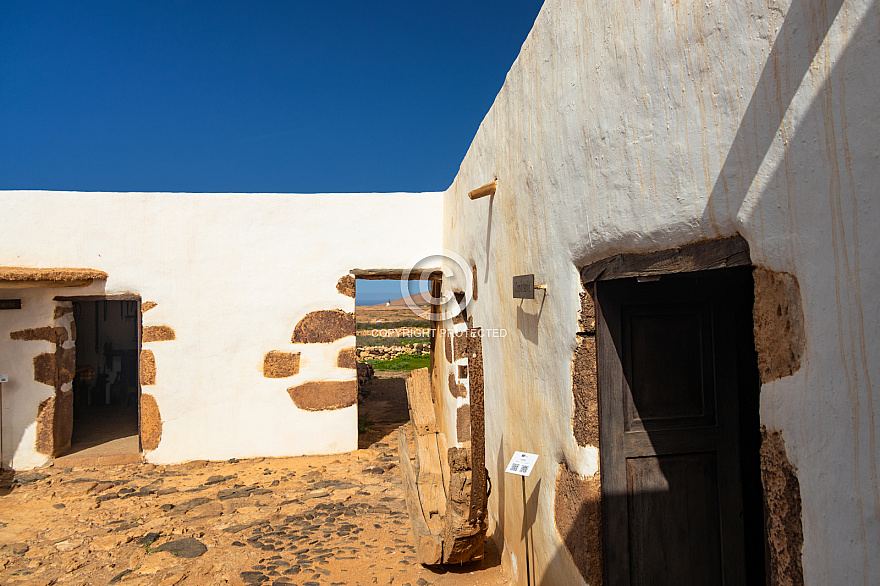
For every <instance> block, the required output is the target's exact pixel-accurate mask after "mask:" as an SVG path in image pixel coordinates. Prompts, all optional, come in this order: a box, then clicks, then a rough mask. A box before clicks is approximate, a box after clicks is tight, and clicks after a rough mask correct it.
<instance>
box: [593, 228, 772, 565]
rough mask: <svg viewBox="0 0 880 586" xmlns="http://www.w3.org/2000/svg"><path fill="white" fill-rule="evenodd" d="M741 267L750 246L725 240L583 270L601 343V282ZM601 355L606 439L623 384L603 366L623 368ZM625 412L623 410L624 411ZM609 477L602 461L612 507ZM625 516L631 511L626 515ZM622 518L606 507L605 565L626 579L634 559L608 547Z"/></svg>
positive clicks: (604, 332) (604, 347) (617, 448)
mask: <svg viewBox="0 0 880 586" xmlns="http://www.w3.org/2000/svg"><path fill="white" fill-rule="evenodd" d="M739 266H752V262H751V257H750V252H749V245H748V242H746V240H745V239H744V238H742V237H741V236H739V235H736V236H733V237H730V238H719V239H714V240H708V241H702V242H697V243H692V244H688V245H685V246H682V247H678V248H673V249H668V250H663V251H659V252H650V253H629V254H619V255H615V256H612V257H608V258H605V259H602V260H599V261H597V262H594V263H591V264H589V265H586V266H584V267H582V268H581V270H580V277H581V282H582V284H583V286H584V288H585V289H586V290H588V291H592V292H593V301H594V306H595V320H596V321H595V323H596V338H597V341H598V339H599V338H600V337H604V336H610V334H611V332H610V331H609V330H608V322H607V319H606V316H605V315H604V313H603V308H602V304H601V303H600V302H599V294H598V292H597V287H595V284H596V282H597V281H606V280H613V279H622V278H628V277H636V278H638V279H639V280H642V279H644V280H655V279H657V278H659V277H661V276H662V275H671V274H679V273H689V272H698V271H708V270H713V269H721V268H730V267H739ZM596 352H597V356H596V358H597V366H598V371H597V385H598V389H597V396H598V403H599V422H598V425H599V427H600V438H601V437H602V434H601V427H602V425H603V421H604V416H605V412H604V409H607V408H608V405H603V396H607V392H608V391H607V390H605V391H604V392H603V390H604V389H608V388H609V387H610V386H611V385H614V384H615V382H617V383H619V382H620V381H619V380H617V378H614V379H613V380H608V379H607V376H608V374H609V372H608V371H609V369H608V368H604V367H603V365H608V364H610V363H609V362H608V361H609V360H610V361H618V362H619V360H620V359H619V357H618V356H617V353H616V351H614V349H613V345H612V344H598V343H597V344H596ZM614 371H619V372H618V375H620V376H623V371H622V369H614ZM603 373H604V374H605V376H602V375H603ZM612 376H614V375H612ZM620 407H621V408H622V406H620ZM620 415H622V414H620ZM600 442H601V440H600ZM604 450H610V451H611V453H612V454H614V453H615V452H617V454H616V457H617V458H619V457H620V452H621V450H622V443H621V442H615V443H612V445H610V446H601V447H600V452H601V451H604ZM612 473H613V472H612ZM607 474H609V470H608V469H607V468H606V467H605V466H601V459H600V475H601V476H600V478H601V480H600V483H601V494H602V499H603V501H606V502H607V499H608V498H610V497H611V496H612V495H609V494H608V493H607V490H608V486H607V482H606V478H607V477H606V475H607ZM617 480H620V479H617ZM623 482H624V486H625V479H623ZM612 484H613V483H612ZM620 510H621V509H618V511H620ZM623 510H624V511H625V509H623ZM618 516H619V515H615V513H614V512H612V513H611V515H609V514H608V510H607V509H605V507H603V517H604V518H603V525H604V528H603V537H604V550H605V552H604V559H605V565H606V568H607V567H609V566H610V565H612V564H616V565H617V566H618V567H624V568H625V570H626V571H625V574H626V575H629V574H630V572H629V562H630V560H629V556H628V555H626V556H623V555H621V551H620V550H619V548H617V551H615V550H614V549H612V548H610V547H609V546H608V545H609V542H613V541H612V540H613V539H615V538H617V539H619V538H621V537H624V538H625V537H626V533H627V531H626V529H627V526H626V523H627V522H628V519H627V518H626V517H625V518H623V519H619V518H617V517H618ZM621 534H622V535H621ZM766 539H767V535H766V530H765V533H764V540H765V542H766Z"/></svg>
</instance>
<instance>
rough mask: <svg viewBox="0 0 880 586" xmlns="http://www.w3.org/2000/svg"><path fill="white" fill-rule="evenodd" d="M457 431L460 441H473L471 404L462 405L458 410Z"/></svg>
mask: <svg viewBox="0 0 880 586" xmlns="http://www.w3.org/2000/svg"><path fill="white" fill-rule="evenodd" d="M455 431H456V436H457V438H458V441H460V442H469V441H471V406H470V405H462V406H461V407H459V408H458V410H457V411H456V418H455Z"/></svg>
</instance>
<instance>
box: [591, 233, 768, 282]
mask: <svg viewBox="0 0 880 586" xmlns="http://www.w3.org/2000/svg"><path fill="white" fill-rule="evenodd" d="M750 264H752V259H751V257H750V255H749V243H748V242H746V240H745V239H744V238H743V237H742V236H734V237H732V238H718V239H715V240H706V241H703V242H695V243H693V244H687V245H685V246H682V247H680V248H673V249H670V250H663V251H660V252H648V253H640V254H618V255H615V256H612V257H609V258H605V259H602V260H600V261H598V262H594V263H592V264H589V265H587V266H585V267H583V268H582V269H581V281H582V282H583V283H584V285H586V284H587V283H592V282H593V281H607V280H610V279H624V278H626V277H650V276H660V275H668V274H672V273H690V272H694V271H706V270H711V269H723V268H726V267H738V266H747V265H750Z"/></svg>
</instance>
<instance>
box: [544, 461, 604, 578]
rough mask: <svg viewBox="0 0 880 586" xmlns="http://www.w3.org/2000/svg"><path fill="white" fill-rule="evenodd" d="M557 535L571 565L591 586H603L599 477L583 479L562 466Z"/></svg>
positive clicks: (558, 483)
mask: <svg viewBox="0 0 880 586" xmlns="http://www.w3.org/2000/svg"><path fill="white" fill-rule="evenodd" d="M553 520H554V522H555V523H556V531H557V532H558V533H559V537H560V538H561V539H562V541H563V542H564V543H565V549H566V550H567V551H568V553H569V555H571V559H572V562H573V563H574V565H575V566H576V567H577V569H578V571H579V572H580V574H581V576H582V577H583V579H584V580H586V582H587V584H590V586H598V585H600V584H603V583H604V574H605V568H604V565H603V564H604V557H603V550H602V545H603V541H604V535H603V528H602V487H601V483H600V481H599V475H598V474H594V475H593V476H590V477H588V478H583V477H581V476H579V475H577V474H575V473H574V472H572V471H571V470H570V469H569V468H568V466H566V465H565V463H561V464H559V471H558V473H557V474H556V498H555V501H554V503H553Z"/></svg>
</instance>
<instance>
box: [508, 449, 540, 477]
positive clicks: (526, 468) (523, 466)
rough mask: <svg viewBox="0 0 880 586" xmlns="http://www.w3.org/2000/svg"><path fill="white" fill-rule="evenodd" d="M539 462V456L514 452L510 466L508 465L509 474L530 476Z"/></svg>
mask: <svg viewBox="0 0 880 586" xmlns="http://www.w3.org/2000/svg"><path fill="white" fill-rule="evenodd" d="M537 461H538V454H527V453H525V452H514V454H513V458H511V459H510V464H508V465H507V470H505V472H507V473H508V474H519V475H520V476H528V475H529V474H531V473H532V468H534V467H535V462H537Z"/></svg>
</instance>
